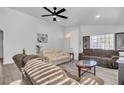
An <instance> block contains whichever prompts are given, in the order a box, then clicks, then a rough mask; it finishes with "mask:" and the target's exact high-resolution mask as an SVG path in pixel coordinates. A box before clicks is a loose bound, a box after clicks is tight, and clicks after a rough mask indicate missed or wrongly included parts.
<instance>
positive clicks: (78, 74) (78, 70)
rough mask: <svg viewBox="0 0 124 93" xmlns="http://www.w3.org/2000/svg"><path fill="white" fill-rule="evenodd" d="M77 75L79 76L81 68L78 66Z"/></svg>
mask: <svg viewBox="0 0 124 93" xmlns="http://www.w3.org/2000/svg"><path fill="white" fill-rule="evenodd" d="M78 76H79V77H80V76H81V68H80V67H78Z"/></svg>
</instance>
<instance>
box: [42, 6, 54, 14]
mask: <svg viewBox="0 0 124 93" xmlns="http://www.w3.org/2000/svg"><path fill="white" fill-rule="evenodd" d="M43 8H44V9H45V10H47V11H48V12H50V13H52V14H53V12H52V11H51V10H50V9H48V8H47V7H43Z"/></svg>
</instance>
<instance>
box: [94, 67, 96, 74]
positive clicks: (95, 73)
mask: <svg viewBox="0 0 124 93" xmlns="http://www.w3.org/2000/svg"><path fill="white" fill-rule="evenodd" d="M95 75H96V66H94V76H95Z"/></svg>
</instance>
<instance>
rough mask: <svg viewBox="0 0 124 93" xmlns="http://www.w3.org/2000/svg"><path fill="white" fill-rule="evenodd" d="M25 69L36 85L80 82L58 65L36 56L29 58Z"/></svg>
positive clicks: (76, 83) (74, 83)
mask: <svg viewBox="0 0 124 93" xmlns="http://www.w3.org/2000/svg"><path fill="white" fill-rule="evenodd" d="M24 71H25V73H26V75H27V76H28V78H29V79H30V81H31V82H32V84H35V85H41V84H42V85H57V84H58V85H78V84H79V83H78V82H77V81H75V80H73V79H71V78H69V77H68V76H67V75H66V74H65V72H64V71H63V70H62V69H61V68H60V67H58V66H56V65H52V64H48V63H45V62H43V61H42V60H40V59H38V58H36V59H32V60H29V61H28V62H27V63H26V65H25V67H24Z"/></svg>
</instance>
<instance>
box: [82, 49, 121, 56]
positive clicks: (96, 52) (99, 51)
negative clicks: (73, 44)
mask: <svg viewBox="0 0 124 93" xmlns="http://www.w3.org/2000/svg"><path fill="white" fill-rule="evenodd" d="M83 53H84V54H85V55H88V56H100V57H112V56H113V55H114V56H118V55H119V53H118V51H115V50H104V49H84V51H83Z"/></svg>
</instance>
